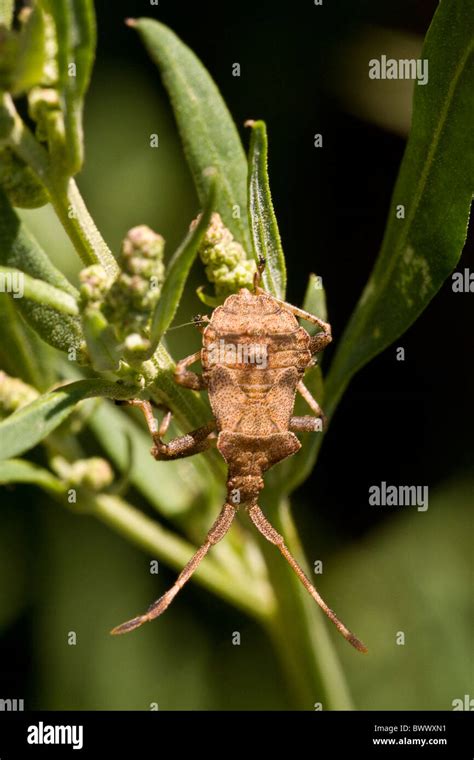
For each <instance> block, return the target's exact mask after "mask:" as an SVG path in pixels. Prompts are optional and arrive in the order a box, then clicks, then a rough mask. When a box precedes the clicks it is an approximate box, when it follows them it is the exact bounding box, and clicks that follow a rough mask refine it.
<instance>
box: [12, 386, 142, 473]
mask: <svg viewBox="0 0 474 760" xmlns="http://www.w3.org/2000/svg"><path fill="white" fill-rule="evenodd" d="M136 395H137V389H136V388H134V387H131V386H125V385H120V384H118V383H108V382H105V381H102V380H79V381H78V382H77V383H70V384H69V385H65V386H63V387H61V388H58V389H57V390H55V391H52V392H51V393H45V394H44V395H43V396H40V397H39V398H38V399H36V401H33V403H31V404H28V405H27V406H24V407H22V408H21V409H19V410H18V411H17V412H14V413H13V414H11V415H10V416H9V417H7V419H6V420H3V422H0V459H9V458H10V457H16V456H18V455H19V454H23V453H24V452H25V451H28V450H29V449H31V448H33V446H36V444H37V443H39V442H40V441H42V440H43V438H45V437H46V436H47V435H49V433H51V432H52V431H53V430H55V429H56V428H57V427H58V425H60V424H61V423H62V422H64V420H65V419H67V417H69V415H70V414H71V413H72V412H73V410H74V407H75V406H76V405H77V404H78V403H79V402H80V401H83V400H84V399H87V398H94V397H96V396H105V397H107V398H115V399H128V398H134V397H135V396H136Z"/></svg>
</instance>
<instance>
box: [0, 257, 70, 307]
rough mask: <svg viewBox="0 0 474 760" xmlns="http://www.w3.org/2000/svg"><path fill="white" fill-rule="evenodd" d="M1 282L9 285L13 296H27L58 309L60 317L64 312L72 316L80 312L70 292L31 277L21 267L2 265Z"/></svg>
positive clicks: (8, 288) (31, 299)
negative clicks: (10, 284)
mask: <svg viewBox="0 0 474 760" xmlns="http://www.w3.org/2000/svg"><path fill="white" fill-rule="evenodd" d="M0 282H1V283H2V284H3V285H5V286H8V287H7V288H6V289H7V292H10V290H11V292H12V293H13V294H14V295H13V298H15V297H18V298H23V297H25V298H26V299H27V300H29V301H34V302H35V303H38V304H43V305H44V306H47V307H48V308H50V309H53V310H54V311H56V312H57V313H58V317H59V318H61V317H62V315H64V314H68V315H70V316H76V315H77V314H79V309H78V306H77V302H76V301H75V299H74V298H73V297H72V296H70V295H69V293H65V292H64V290H59V288H55V287H53V285H49V284H48V283H47V282H43V280H37V279H35V278H34V277H30V276H29V275H28V274H25V272H22V271H21V270H20V269H16V268H15V267H2V266H0ZM9 283H12V286H11V288H10V287H9V285H8V284H9Z"/></svg>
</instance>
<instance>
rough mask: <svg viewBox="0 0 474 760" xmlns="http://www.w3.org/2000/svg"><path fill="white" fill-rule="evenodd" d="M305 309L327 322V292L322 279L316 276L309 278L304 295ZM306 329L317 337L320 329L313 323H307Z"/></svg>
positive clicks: (305, 324) (312, 275) (311, 275)
mask: <svg viewBox="0 0 474 760" xmlns="http://www.w3.org/2000/svg"><path fill="white" fill-rule="evenodd" d="M303 309H304V310H305V311H308V312H309V313H310V314H314V315H315V316H316V317H319V319H322V320H324V321H326V320H327V316H328V311H327V306H326V291H325V290H324V287H323V284H322V279H321V278H320V277H318V276H317V275H315V274H310V276H309V280H308V285H307V286H306V293H305V295H304V301H303ZM304 329H305V330H306V332H308V333H309V334H310V335H316V333H317V332H318V331H319V328H318V327H317V326H316V325H313V324H312V323H311V322H305V323H304Z"/></svg>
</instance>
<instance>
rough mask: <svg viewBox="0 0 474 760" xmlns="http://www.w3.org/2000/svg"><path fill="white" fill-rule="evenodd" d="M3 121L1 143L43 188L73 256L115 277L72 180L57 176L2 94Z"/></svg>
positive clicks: (113, 263)
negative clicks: (6, 127)
mask: <svg viewBox="0 0 474 760" xmlns="http://www.w3.org/2000/svg"><path fill="white" fill-rule="evenodd" d="M2 111H3V114H2V116H3V119H5V120H10V123H11V129H10V132H9V134H8V136H7V137H6V138H5V140H4V144H5V145H7V146H8V147H10V148H11V149H12V150H13V151H14V153H15V154H16V155H17V156H18V157H19V158H21V159H22V161H24V162H25V164H27V165H28V166H29V167H30V168H31V169H32V170H33V171H34V172H35V174H36V176H37V177H38V179H39V180H41V182H42V183H43V184H44V186H45V188H46V189H47V191H48V194H49V196H50V200H51V203H52V205H53V207H54V209H55V211H56V213H57V215H58V218H59V220H60V222H61V224H62V225H63V227H64V229H65V230H66V232H67V234H68V236H69V238H70V239H71V242H72V243H73V245H74V248H75V249H76V251H77V253H78V254H79V256H80V257H81V259H82V261H83V262H84V264H86V265H90V264H102V266H103V267H104V268H105V269H106V271H107V272H108V274H109V275H111V276H115V275H116V274H117V273H118V266H117V263H116V261H115V259H114V257H113V255H112V253H111V252H110V250H109V248H108V246H107V244H106V242H105V241H104V239H103V238H102V236H101V234H100V232H99V230H98V229H97V227H96V226H95V223H94V221H93V219H92V217H91V215H90V214H89V212H88V210H87V208H86V205H85V203H84V201H83V199H82V197H81V194H80V193H79V190H78V188H77V185H76V183H75V181H74V179H72V178H69V179H67V178H65V177H63V176H61V177H60V176H57V175H56V173H55V172H54V170H53V167H52V165H51V161H50V158H49V155H48V152H47V150H46V148H44V147H43V145H42V144H41V143H39V142H38V140H37V139H36V138H35V136H34V135H33V133H32V132H31V131H30V130H29V129H28V127H27V126H26V124H25V123H24V121H23V120H22V119H21V117H20V115H19V114H18V111H17V110H16V108H15V105H14V103H13V100H12V98H11V97H10V96H9V95H7V94H4V95H3V99H2Z"/></svg>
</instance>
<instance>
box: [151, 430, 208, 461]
mask: <svg viewBox="0 0 474 760" xmlns="http://www.w3.org/2000/svg"><path fill="white" fill-rule="evenodd" d="M215 428H216V423H215V422H214V420H212V421H211V422H208V423H207V425H203V426H202V427H200V428H196V430H191V432H190V433H186V434H185V435H180V436H179V437H178V438H173V439H172V440H171V441H169V443H163V441H162V440H161V439H160V437H159V436H158V435H154V436H153V441H154V445H153V447H152V449H151V453H152V455H153V456H154V457H155V459H157V460H164V459H168V460H169V459H182V458H183V457H191V456H193V454H199V453H200V452H201V451H205V450H206V449H208V448H209V446H211V445H212V442H213V441H214V440H215V439H214V438H212V437H211V434H212V433H213V432H214V430H215Z"/></svg>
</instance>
